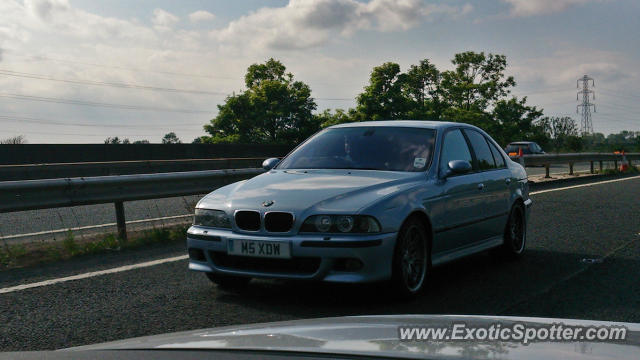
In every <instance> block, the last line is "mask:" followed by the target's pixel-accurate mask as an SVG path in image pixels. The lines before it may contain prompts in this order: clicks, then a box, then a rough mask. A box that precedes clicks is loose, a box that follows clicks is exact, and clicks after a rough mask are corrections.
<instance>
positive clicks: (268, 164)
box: [262, 158, 280, 171]
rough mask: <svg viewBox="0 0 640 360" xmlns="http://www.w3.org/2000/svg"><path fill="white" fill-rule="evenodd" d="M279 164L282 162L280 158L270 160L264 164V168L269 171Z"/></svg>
mask: <svg viewBox="0 0 640 360" xmlns="http://www.w3.org/2000/svg"><path fill="white" fill-rule="evenodd" d="M279 162H280V159H278V158H269V159H267V160H265V161H263V162H262V168H263V169H265V170H267V171H269V170H271V169H273V168H274V167H275V166H276V165H278V163H279Z"/></svg>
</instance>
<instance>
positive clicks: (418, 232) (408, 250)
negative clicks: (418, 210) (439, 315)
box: [391, 217, 431, 298]
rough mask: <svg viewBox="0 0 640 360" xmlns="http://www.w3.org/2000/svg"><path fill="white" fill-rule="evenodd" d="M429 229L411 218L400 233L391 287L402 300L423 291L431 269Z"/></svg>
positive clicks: (414, 218)
mask: <svg viewBox="0 0 640 360" xmlns="http://www.w3.org/2000/svg"><path fill="white" fill-rule="evenodd" d="M428 238H429V235H428V233H427V229H426V227H425V226H424V224H423V223H422V221H420V219H418V218H417V217H412V218H409V219H408V220H407V221H406V222H405V223H404V224H403V225H402V228H401V229H400V231H399V232H398V238H397V240H396V247H395V250H394V254H393V265H392V266H393V268H392V275H391V286H392V288H393V290H394V293H395V294H396V295H398V296H399V297H400V298H411V297H413V296H415V295H417V294H419V293H420V291H422V290H423V288H424V284H425V282H426V279H427V273H428V272H429V270H430V267H431V259H430V254H429V246H428Z"/></svg>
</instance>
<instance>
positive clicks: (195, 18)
mask: <svg viewBox="0 0 640 360" xmlns="http://www.w3.org/2000/svg"><path fill="white" fill-rule="evenodd" d="M215 17H216V16H215V15H213V14H212V13H210V12H208V11H205V10H198V11H194V12H192V13H191V14H189V21H191V22H192V23H197V22H203V21H211V20H213V19H214V18H215Z"/></svg>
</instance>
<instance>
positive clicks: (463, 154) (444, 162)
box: [440, 129, 472, 174]
mask: <svg viewBox="0 0 640 360" xmlns="http://www.w3.org/2000/svg"><path fill="white" fill-rule="evenodd" d="M451 160H466V161H468V162H469V164H472V158H471V152H470V151H469V146H468V145H467V141H466V140H465V139H464V136H463V135H462V132H461V131H460V130H459V129H456V130H451V131H448V132H447V133H446V134H445V135H444V140H443V144H442V151H441V154H440V174H444V172H445V171H447V170H448V164H449V161H451Z"/></svg>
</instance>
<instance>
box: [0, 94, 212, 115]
mask: <svg viewBox="0 0 640 360" xmlns="http://www.w3.org/2000/svg"><path fill="white" fill-rule="evenodd" d="M0 97H3V98H9V99H15V100H25V101H40V102H49V103H55V104H69V105H80V106H96V107H105V108H114V109H123V110H138V111H160V112H175V113H185V114H211V113H212V112H213V111H210V110H190V109H175V108H159V107H149V106H140V105H127V104H112V103H102V102H94V101H86V100H76V99H62V98H52V97H44V96H32V95H23V94H11V93H0Z"/></svg>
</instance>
